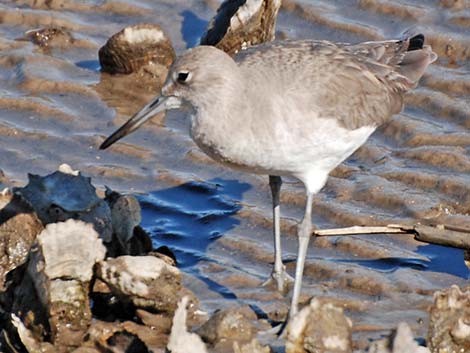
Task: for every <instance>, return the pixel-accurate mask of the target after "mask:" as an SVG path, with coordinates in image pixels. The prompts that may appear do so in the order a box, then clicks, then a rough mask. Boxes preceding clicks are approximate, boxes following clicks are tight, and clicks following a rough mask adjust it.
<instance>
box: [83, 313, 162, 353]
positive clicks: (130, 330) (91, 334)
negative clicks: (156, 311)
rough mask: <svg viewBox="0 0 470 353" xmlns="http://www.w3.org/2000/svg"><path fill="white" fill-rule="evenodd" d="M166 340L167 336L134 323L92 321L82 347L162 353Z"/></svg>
mask: <svg viewBox="0 0 470 353" xmlns="http://www.w3.org/2000/svg"><path fill="white" fill-rule="evenodd" d="M167 340H168V337H167V336H164V335H161V334H159V333H158V332H155V331H154V330H152V329H151V328H150V327H146V326H143V325H139V324H136V323H135V322H131V321H124V322H104V321H100V320H94V321H93V323H92V325H91V326H90V328H89V330H88V332H87V336H86V341H85V342H84V344H83V346H82V347H97V348H99V352H109V353H111V352H116V353H118V352H119V353H121V352H128V353H140V352H142V353H146V352H155V353H159V352H162V353H163V348H164V347H165V344H164V342H166V341H167ZM74 353H75V351H74ZM86 353H88V352H86Z"/></svg>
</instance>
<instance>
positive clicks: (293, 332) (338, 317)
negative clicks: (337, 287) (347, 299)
mask: <svg viewBox="0 0 470 353" xmlns="http://www.w3.org/2000/svg"><path fill="white" fill-rule="evenodd" d="M351 330H352V322H351V320H349V318H347V317H346V316H345V315H344V314H343V309H342V308H338V307H336V306H334V305H333V304H331V303H328V302H323V301H320V300H319V299H316V298H314V299H312V300H311V302H310V304H309V305H308V306H306V307H305V308H303V309H302V310H301V311H300V312H298V313H297V315H295V316H294V317H293V318H292V319H291V320H290V321H289V324H288V326H287V342H286V353H326V352H328V353H350V352H352V336H351V335H352V333H351Z"/></svg>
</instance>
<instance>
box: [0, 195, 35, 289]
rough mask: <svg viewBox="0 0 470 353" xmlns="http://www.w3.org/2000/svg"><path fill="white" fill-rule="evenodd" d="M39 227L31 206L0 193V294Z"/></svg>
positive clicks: (18, 198)
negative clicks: (8, 275) (9, 274)
mask: <svg viewBox="0 0 470 353" xmlns="http://www.w3.org/2000/svg"><path fill="white" fill-rule="evenodd" d="M43 228H44V227H43V226H42V223H41V221H40V220H39V218H38V217H37V215H36V213H35V212H34V210H33V208H32V206H31V205H30V204H29V202H27V201H26V200H25V199H24V198H23V197H22V196H21V195H19V194H13V193H12V192H11V191H9V190H8V189H5V190H4V191H3V192H2V193H0V291H1V292H4V291H5V290H6V283H5V281H6V275H7V274H8V273H9V272H10V271H12V270H13V269H15V268H17V267H18V266H20V265H22V264H24V263H25V262H26V259H27V257H28V253H29V249H30V248H31V245H32V244H33V242H34V240H35V239H36V236H37V235H38V234H39V233H40V232H41V231H42V230H43Z"/></svg>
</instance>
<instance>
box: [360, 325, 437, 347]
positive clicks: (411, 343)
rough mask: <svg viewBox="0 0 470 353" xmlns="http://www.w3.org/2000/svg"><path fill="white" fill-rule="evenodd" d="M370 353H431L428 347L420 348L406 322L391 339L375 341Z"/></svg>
mask: <svg viewBox="0 0 470 353" xmlns="http://www.w3.org/2000/svg"><path fill="white" fill-rule="evenodd" d="M367 352H368V353H430V351H429V349H427V348H426V347H420V346H419V345H418V343H417V342H416V341H415V340H414V338H413V333H412V332H411V329H410V327H409V326H408V324H407V323H406V322H401V323H399V324H398V327H397V329H396V331H395V332H393V333H392V334H391V335H390V337H388V338H386V339H383V340H380V341H375V342H373V343H372V344H371V346H370V347H369V349H368V351H367Z"/></svg>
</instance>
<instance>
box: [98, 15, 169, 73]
mask: <svg viewBox="0 0 470 353" xmlns="http://www.w3.org/2000/svg"><path fill="white" fill-rule="evenodd" d="M98 55H99V59H100V64H101V68H102V70H103V71H105V72H109V73H111V74H115V73H119V74H130V73H132V72H137V71H139V70H140V69H141V68H142V67H144V66H149V65H150V66H159V67H162V68H163V71H165V72H166V70H167V69H168V67H169V66H170V65H171V63H172V62H173V60H174V59H175V57H176V55H175V51H174V49H173V47H172V45H171V42H170V40H169V39H168V37H167V36H166V34H165V33H164V32H163V31H162V29H161V28H160V26H158V25H155V24H138V25H134V26H129V27H126V28H124V29H123V30H121V31H120V32H118V33H116V34H114V35H113V36H112V37H111V38H109V39H108V41H107V42H106V44H105V45H104V46H103V47H101V49H100V50H99V53H98ZM152 71H155V70H152Z"/></svg>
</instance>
